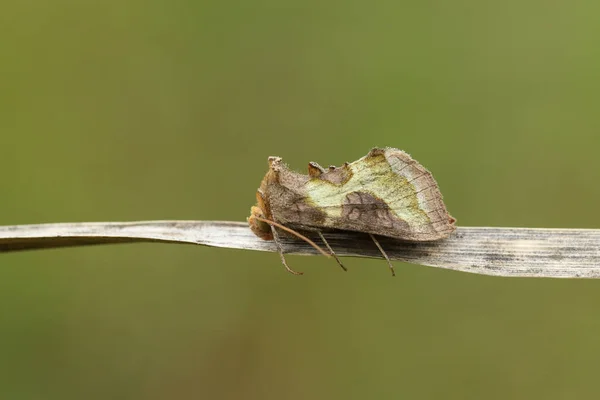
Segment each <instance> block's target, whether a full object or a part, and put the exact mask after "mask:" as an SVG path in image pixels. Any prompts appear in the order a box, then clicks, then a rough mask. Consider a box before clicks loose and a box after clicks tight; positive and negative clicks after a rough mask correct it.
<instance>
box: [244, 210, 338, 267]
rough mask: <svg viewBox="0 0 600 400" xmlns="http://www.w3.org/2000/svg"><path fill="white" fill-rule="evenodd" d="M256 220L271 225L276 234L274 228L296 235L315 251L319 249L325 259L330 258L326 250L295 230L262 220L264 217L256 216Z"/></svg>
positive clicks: (268, 220)
mask: <svg viewBox="0 0 600 400" xmlns="http://www.w3.org/2000/svg"><path fill="white" fill-rule="evenodd" d="M254 218H256V219H257V220H259V221H262V222H264V223H266V224H269V225H271V230H273V232H276V231H275V230H274V229H273V228H274V227H277V228H279V229H282V230H284V231H286V232H288V233H291V234H292V235H295V236H296V237H298V238H300V239H302V240H304V241H305V242H306V243H308V244H310V245H311V246H312V247H314V248H315V249H317V251H318V252H319V253H321V254H323V255H324V256H325V257H327V258H329V257H330V255H329V254H327V252H326V251H325V250H323V249H322V248H321V247H319V245H317V244H316V243H315V242H313V241H312V240H310V239H309V238H307V237H306V236H304V235H303V234H301V233H299V232H296V231H295V230H293V229H290V228H288V227H287V226H284V225H281V224H280V223H278V222H275V221H272V220H270V219H266V218H262V217H257V216H256V215H255V216H254Z"/></svg>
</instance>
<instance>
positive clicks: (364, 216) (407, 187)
mask: <svg viewBox="0 0 600 400" xmlns="http://www.w3.org/2000/svg"><path fill="white" fill-rule="evenodd" d="M340 169H346V171H344V172H343V173H341V172H336V175H335V176H340V175H342V176H344V177H345V180H344V181H343V182H337V181H336V182H330V181H329V180H328V179H327V174H323V175H321V176H320V177H318V178H314V179H311V180H310V181H309V182H308V183H307V197H308V198H309V199H310V201H311V202H312V203H314V205H315V206H316V207H317V208H318V209H320V210H321V211H323V213H324V214H325V215H326V218H324V220H323V221H322V222H321V223H322V226H324V227H330V228H336V229H344V230H351V231H360V232H368V233H373V234H377V235H383V236H390V237H395V238H399V239H405V240H415V241H427V240H437V239H441V238H444V237H446V236H448V235H449V234H450V233H451V232H452V231H454V225H453V223H454V221H455V220H454V218H452V217H451V216H450V215H449V214H448V212H447V210H446V207H445V205H444V202H443V199H442V195H441V193H440V191H439V188H438V186H437V183H436V181H435V180H434V178H433V176H432V175H431V173H430V172H429V171H428V170H427V169H425V167H423V166H422V165H421V164H419V163H418V162H417V161H415V160H413V159H412V158H411V157H410V156H409V155H408V154H407V153H405V152H403V151H401V150H398V149H391V148H388V149H373V150H372V151H371V152H369V154H367V155H366V156H365V157H363V158H361V159H360V160H357V161H355V162H353V163H351V164H347V165H344V166H343V167H340ZM330 171H331V172H332V174H333V172H334V171H333V170H330Z"/></svg>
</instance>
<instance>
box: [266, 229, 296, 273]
mask: <svg viewBox="0 0 600 400" xmlns="http://www.w3.org/2000/svg"><path fill="white" fill-rule="evenodd" d="M271 231H273V239H274V240H275V244H276V245H277V250H278V253H279V258H281V263H282V264H283V266H284V267H285V269H287V271H288V272H289V273H291V274H294V275H304V272H298V271H294V270H293V269H291V268H290V267H289V266H288V265H287V262H286V261H285V257H284V255H283V248H282V247H281V243H280V242H279V233H277V230H276V229H275V227H274V226H273V225H271Z"/></svg>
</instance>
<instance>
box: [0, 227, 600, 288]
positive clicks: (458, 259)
mask: <svg viewBox="0 0 600 400" xmlns="http://www.w3.org/2000/svg"><path fill="white" fill-rule="evenodd" d="M323 234H324V236H325V237H326V238H327V241H328V242H329V243H330V245H331V247H332V248H333V249H334V250H335V252H336V253H337V255H338V256H355V257H374V258H381V257H382V256H381V253H380V252H379V250H378V249H377V247H376V246H375V245H374V244H373V241H372V240H371V238H370V237H369V235H367V234H361V233H352V232H341V231H337V232H323ZM307 236H308V237H309V238H311V239H314V240H318V239H319V236H318V234H317V233H312V234H311V233H310V232H308V233H307ZM282 239H283V242H282V243H283V246H284V249H285V252H286V253H287V254H307V255H315V254H318V253H317V251H316V250H315V249H314V248H313V247H312V246H310V245H309V244H307V243H306V242H304V241H302V240H299V239H295V238H291V237H289V238H282ZM378 239H379V242H380V243H381V246H382V247H383V248H384V249H385V251H386V253H387V254H388V256H389V257H390V259H392V260H400V261H406V262H410V263H414V264H422V265H428V266H433V267H439V268H446V269H453V270H457V271H464V272H472V273H477V274H484V275H496V276H513V277H519V276H520V277H555V278H600V230H596V229H536V228H486V227H459V228H457V230H456V232H455V234H453V235H452V236H451V237H450V238H448V239H445V240H442V241H437V242H425V243H423V242H421V243H415V242H402V241H399V240H394V239H390V238H384V237H378ZM130 242H169V243H190V244H200V245H205V246H213V247H226V248H233V249H246V250H261V251H273V252H275V251H277V248H276V246H275V244H274V243H273V242H268V241H264V240H261V239H259V238H258V237H256V236H255V235H254V234H253V233H252V232H251V231H250V229H249V228H248V226H247V225H246V224H245V223H243V222H219V221H145V222H123V223H119V222H95V223H85V222H84V223H60V224H40V225H15V226H0V252H8V251H17V250H28V249H43V248H56V247H67V246H82V245H91V244H108V243H130Z"/></svg>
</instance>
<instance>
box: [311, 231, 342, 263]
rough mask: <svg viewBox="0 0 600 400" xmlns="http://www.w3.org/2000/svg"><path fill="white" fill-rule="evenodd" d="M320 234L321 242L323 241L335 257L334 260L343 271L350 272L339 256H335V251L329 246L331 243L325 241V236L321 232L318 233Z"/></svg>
mask: <svg viewBox="0 0 600 400" xmlns="http://www.w3.org/2000/svg"><path fill="white" fill-rule="evenodd" d="M318 232H319V236H320V237H321V240H322V241H323V243H325V246H327V248H328V249H329V251H330V252H331V255H332V256H333V258H335V261H337V263H338V264H339V265H340V267H342V269H343V270H344V271H348V269H346V267H344V264H342V262H341V261H340V259H339V258H338V256H337V254H335V251H333V249H332V248H331V246H330V245H329V243H328V242H327V240H325V236H323V234H322V233H321V231H318Z"/></svg>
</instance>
